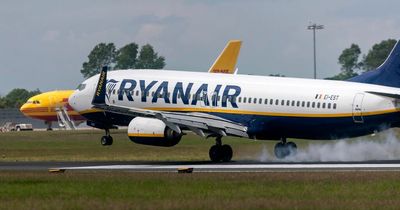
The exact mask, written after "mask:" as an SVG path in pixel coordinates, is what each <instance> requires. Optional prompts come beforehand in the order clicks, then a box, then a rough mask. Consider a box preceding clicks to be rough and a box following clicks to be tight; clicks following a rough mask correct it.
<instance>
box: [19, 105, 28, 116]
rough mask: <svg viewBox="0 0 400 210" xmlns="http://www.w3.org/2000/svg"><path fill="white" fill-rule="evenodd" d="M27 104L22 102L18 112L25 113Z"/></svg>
mask: <svg viewBox="0 0 400 210" xmlns="http://www.w3.org/2000/svg"><path fill="white" fill-rule="evenodd" d="M28 106H29V105H28V104H26V103H25V104H23V105H22V106H21V107H20V108H19V111H20V112H22V113H23V114H25V113H26V111H27V109H28Z"/></svg>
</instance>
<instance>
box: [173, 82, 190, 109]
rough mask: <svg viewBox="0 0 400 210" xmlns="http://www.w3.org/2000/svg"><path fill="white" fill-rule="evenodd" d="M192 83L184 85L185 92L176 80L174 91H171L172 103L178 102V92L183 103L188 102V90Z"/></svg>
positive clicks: (180, 83)
mask: <svg viewBox="0 0 400 210" xmlns="http://www.w3.org/2000/svg"><path fill="white" fill-rule="evenodd" d="M192 86H193V83H189V84H188V86H187V87H186V90H185V92H183V85H182V82H178V83H176V85H175V88H174V92H173V93H172V103H173V104H177V103H178V100H177V98H178V94H179V96H180V97H181V98H182V102H183V104H189V96H190V90H192Z"/></svg>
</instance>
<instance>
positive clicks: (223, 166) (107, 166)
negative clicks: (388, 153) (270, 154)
mask: <svg viewBox="0 0 400 210" xmlns="http://www.w3.org/2000/svg"><path fill="white" fill-rule="evenodd" d="M49 169H55V170H66V171H69V172H70V171H115V170H120V171H131V172H177V171H178V170H185V169H192V170H193V172H292V171H300V172H301V171H315V172H318V171H400V160H385V161H366V162H253V161H236V162H230V163H211V162H208V161H204V162H193V161H187V162H159V161H157V162H155V161H103V162H0V171H5V170H17V171H48V170H49Z"/></svg>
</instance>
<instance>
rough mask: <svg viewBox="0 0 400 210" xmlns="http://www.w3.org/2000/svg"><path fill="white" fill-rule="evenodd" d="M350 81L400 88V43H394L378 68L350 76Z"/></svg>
mask: <svg viewBox="0 0 400 210" xmlns="http://www.w3.org/2000/svg"><path fill="white" fill-rule="evenodd" d="M349 81H352V82H360V83H368V84H375V85H384V86H390V87H397V88H400V44H399V41H397V43H396V44H395V45H394V47H393V49H392V51H391V52H390V54H389V56H388V57H387V58H386V60H385V62H383V64H381V65H380V66H379V67H378V68H377V69H375V70H372V71H368V72H365V73H364V74H361V75H359V76H356V77H353V78H350V79H349Z"/></svg>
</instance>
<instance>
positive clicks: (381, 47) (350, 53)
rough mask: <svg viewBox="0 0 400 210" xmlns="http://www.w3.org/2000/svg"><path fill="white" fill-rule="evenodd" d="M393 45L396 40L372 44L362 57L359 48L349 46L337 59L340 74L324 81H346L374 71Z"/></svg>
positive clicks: (355, 45)
mask: <svg viewBox="0 0 400 210" xmlns="http://www.w3.org/2000/svg"><path fill="white" fill-rule="evenodd" d="M395 44H396V40H394V39H387V40H383V41H381V42H379V43H376V44H374V45H373V46H372V48H371V49H370V50H369V51H368V53H367V54H364V55H362V56H361V49H360V47H359V46H358V45H357V44H354V43H353V44H351V45H350V47H349V48H346V49H344V50H343V51H342V53H341V54H340V56H339V58H338V63H339V64H340V66H341V68H340V69H341V71H340V73H339V74H337V75H335V76H333V77H329V78H326V79H332V80H347V79H350V78H352V77H355V76H357V75H359V74H362V73H364V72H367V71H371V70H374V69H376V68H377V67H379V66H380V65H381V64H382V63H383V62H384V61H385V59H386V57H387V56H388V55H389V53H390V52H391V50H392V49H393V47H394V45H395ZM360 56H361V57H360Z"/></svg>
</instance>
